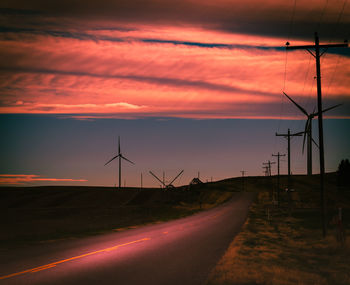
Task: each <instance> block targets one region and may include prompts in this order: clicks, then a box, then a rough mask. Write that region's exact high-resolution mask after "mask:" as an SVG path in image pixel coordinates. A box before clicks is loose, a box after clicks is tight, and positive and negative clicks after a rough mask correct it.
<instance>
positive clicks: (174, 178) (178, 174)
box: [169, 170, 184, 185]
mask: <svg viewBox="0 0 350 285" xmlns="http://www.w3.org/2000/svg"><path fill="white" fill-rule="evenodd" d="M182 172H184V171H183V170H181V172H180V173H179V174H178V175H177V176H176V177H175V178H174V179H173V181H171V182H170V183H169V185H171V184H173V182H174V181H175V180H176V179H177V178H178V177H179V176H180V175H181V174H182Z"/></svg>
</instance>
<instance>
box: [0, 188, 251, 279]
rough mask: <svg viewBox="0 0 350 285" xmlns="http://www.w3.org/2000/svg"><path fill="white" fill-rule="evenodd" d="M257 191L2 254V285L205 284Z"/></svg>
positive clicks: (0, 266) (0, 267)
mask: <svg viewBox="0 0 350 285" xmlns="http://www.w3.org/2000/svg"><path fill="white" fill-rule="evenodd" d="M252 199H253V194H252V193H235V194H234V196H233V198H232V199H231V200H230V201H229V202H227V203H225V204H223V205H221V206H219V207H216V208H214V209H211V210H209V211H204V212H201V213H198V214H195V215H193V216H190V217H186V218H182V219H179V220H174V221H170V222H166V223H161V224H156V225H150V226H145V227H141V228H137V229H132V230H127V231H124V232H119V233H118V232H116V233H110V234H105V235H101V236H95V237H88V238H83V239H74V240H65V241H60V242H55V243H51V244H50V243H46V244H43V245H40V246H35V247H30V248H25V249H18V250H16V251H8V252H2V253H1V257H0V284H98V285H102V284H118V285H119V284H128V285H131V284H182V285H184V284H191V285H195V284H203V283H205V281H206V279H207V277H208V274H209V273H210V270H211V269H212V268H213V267H214V266H215V264H216V263H217V262H218V260H219V259H220V257H221V256H222V255H223V254H224V252H225V250H226V249H227V247H228V245H229V244H230V242H231V241H232V240H233V238H234V236H235V235H236V234H237V233H238V232H239V231H240V228H241V226H242V224H243V223H244V221H245V219H246V216H247V213H248V207H249V205H250V203H251V201H252Z"/></svg>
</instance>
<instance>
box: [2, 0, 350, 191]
mask: <svg viewBox="0 0 350 285" xmlns="http://www.w3.org/2000/svg"><path fill="white" fill-rule="evenodd" d="M316 31H317V32H318V35H319V37H320V42H321V44H326V43H327V44H336V43H343V42H344V40H345V39H350V3H348V1H347V0H324V1H322V0H317V1H316V0H312V1H310V0H308V1H306V0H290V1H276V0H274V1H272V0H268V1H257V0H248V1H242V0H240V1H238V0H230V1H228V0H215V1H206V0H202V1H197V0H179V1H170V0H162V1H159V0H136V1H124V0H121V1H110V0H100V1H81V0H77V1H41V0H38V1H13V0H12V1H7V0H4V1H2V2H1V4H0V130H1V133H2V134H3V135H2V137H3V139H2V140H1V143H0V145H1V149H0V158H1V160H0V185H28V186H29V185H46V184H49V185H52V184H54V185H104V186H113V185H114V184H115V183H116V181H117V176H116V173H117V163H116V162H112V163H111V164H109V165H107V166H105V167H104V166H103V164H104V163H105V162H106V161H108V160H109V159H110V158H111V157H113V156H114V155H115V154H116V152H117V137H118V136H121V143H122V152H123V153H124V155H125V156H126V157H127V158H129V159H130V160H132V161H134V162H135V166H132V165H128V164H127V163H125V164H123V183H125V184H126V185H127V186H139V185H140V175H141V173H143V177H144V185H145V186H156V185H157V182H156V181H155V180H154V179H153V178H152V177H151V176H150V175H149V174H148V171H149V170H152V171H153V172H157V173H158V175H159V176H162V172H163V171H165V173H166V176H169V178H167V179H168V180H171V177H175V176H176V174H177V173H178V172H179V171H181V170H182V169H184V174H183V175H182V176H181V177H180V179H179V180H178V181H177V182H178V183H179V184H187V183H188V182H189V180H190V179H192V178H193V177H195V176H197V173H198V171H200V173H201V177H202V180H211V179H214V180H217V179H223V178H227V177H233V176H239V175H240V170H247V174H248V175H262V174H263V172H262V162H266V161H267V160H269V159H270V160H272V157H271V154H272V153H276V152H278V151H279V152H281V153H282V152H283V153H285V152H286V141H285V139H283V138H282V137H276V136H275V133H276V132H278V133H285V132H287V129H288V128H290V129H291V131H292V132H298V131H302V130H303V128H304V124H305V121H304V120H305V116H304V115H303V114H302V113H301V112H300V111H299V110H298V109H297V108H296V107H295V106H294V105H292V104H291V102H290V101H288V99H287V98H286V97H285V96H284V95H283V93H282V92H286V93H287V94H288V95H289V96H291V97H292V98H293V99H294V100H295V101H297V102H298V103H299V104H300V105H302V106H303V107H304V108H305V109H306V110H307V111H308V112H313V110H316V94H317V90H316V78H315V76H316V74H315V60H314V58H313V56H312V55H311V54H310V53H308V52H307V51H306V50H297V51H286V49H285V46H286V45H285V44H286V42H287V41H288V42H289V43H290V45H291V46H293V45H305V44H308V45H310V44H313V43H314V33H315V32H316ZM349 76H350V48H329V49H328V50H327V51H326V52H325V53H324V54H323V56H322V58H321V78H322V95H323V106H324V108H327V107H330V106H333V105H335V104H339V103H342V104H343V105H341V106H339V107H337V108H335V109H333V110H331V111H329V112H327V113H325V148H326V151H327V152H326V170H328V171H335V170H336V168H337V166H338V164H339V162H340V160H341V159H343V158H349V157H350V153H349V152H350V151H349V147H348V146H349V145H350V135H349V133H350V132H349V131H350V121H349V119H350V107H349V103H350V80H349ZM313 130H314V134H313V137H314V139H315V140H316V141H317V140H318V132H317V119H315V120H314V126H313ZM292 147H293V148H294V152H293V160H292V161H293V162H294V164H293V165H294V169H292V171H293V172H295V173H305V168H306V156H305V155H302V153H301V149H302V138H294V139H293V144H292ZM317 163H318V151H317V149H316V148H314V172H317V171H319V170H318V167H317ZM285 164H286V163H285V162H284V165H283V162H282V164H281V167H282V171H284V172H286V165H285ZM274 171H275V170H274ZM124 180H125V182H124Z"/></svg>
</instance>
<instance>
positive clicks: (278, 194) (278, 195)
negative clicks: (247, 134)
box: [272, 152, 286, 205]
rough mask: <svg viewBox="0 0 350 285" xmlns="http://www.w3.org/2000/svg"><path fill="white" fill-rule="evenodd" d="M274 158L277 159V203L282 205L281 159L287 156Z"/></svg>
mask: <svg viewBox="0 0 350 285" xmlns="http://www.w3.org/2000/svg"><path fill="white" fill-rule="evenodd" d="M272 156H276V157H277V203H278V205H279V204H280V157H281V156H286V155H285V154H280V153H279V152H278V153H277V154H272Z"/></svg>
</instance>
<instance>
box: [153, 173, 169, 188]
mask: <svg viewBox="0 0 350 285" xmlns="http://www.w3.org/2000/svg"><path fill="white" fill-rule="evenodd" d="M149 173H150V174H151V175H152V176H153V177H154V178H155V179H157V180H158V181H159V182H160V183H161V184H163V185H164V187H166V185H165V184H164V182H163V181H162V180H160V179H159V178H158V177H157V175H155V174H154V173H153V172H152V171H149Z"/></svg>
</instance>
